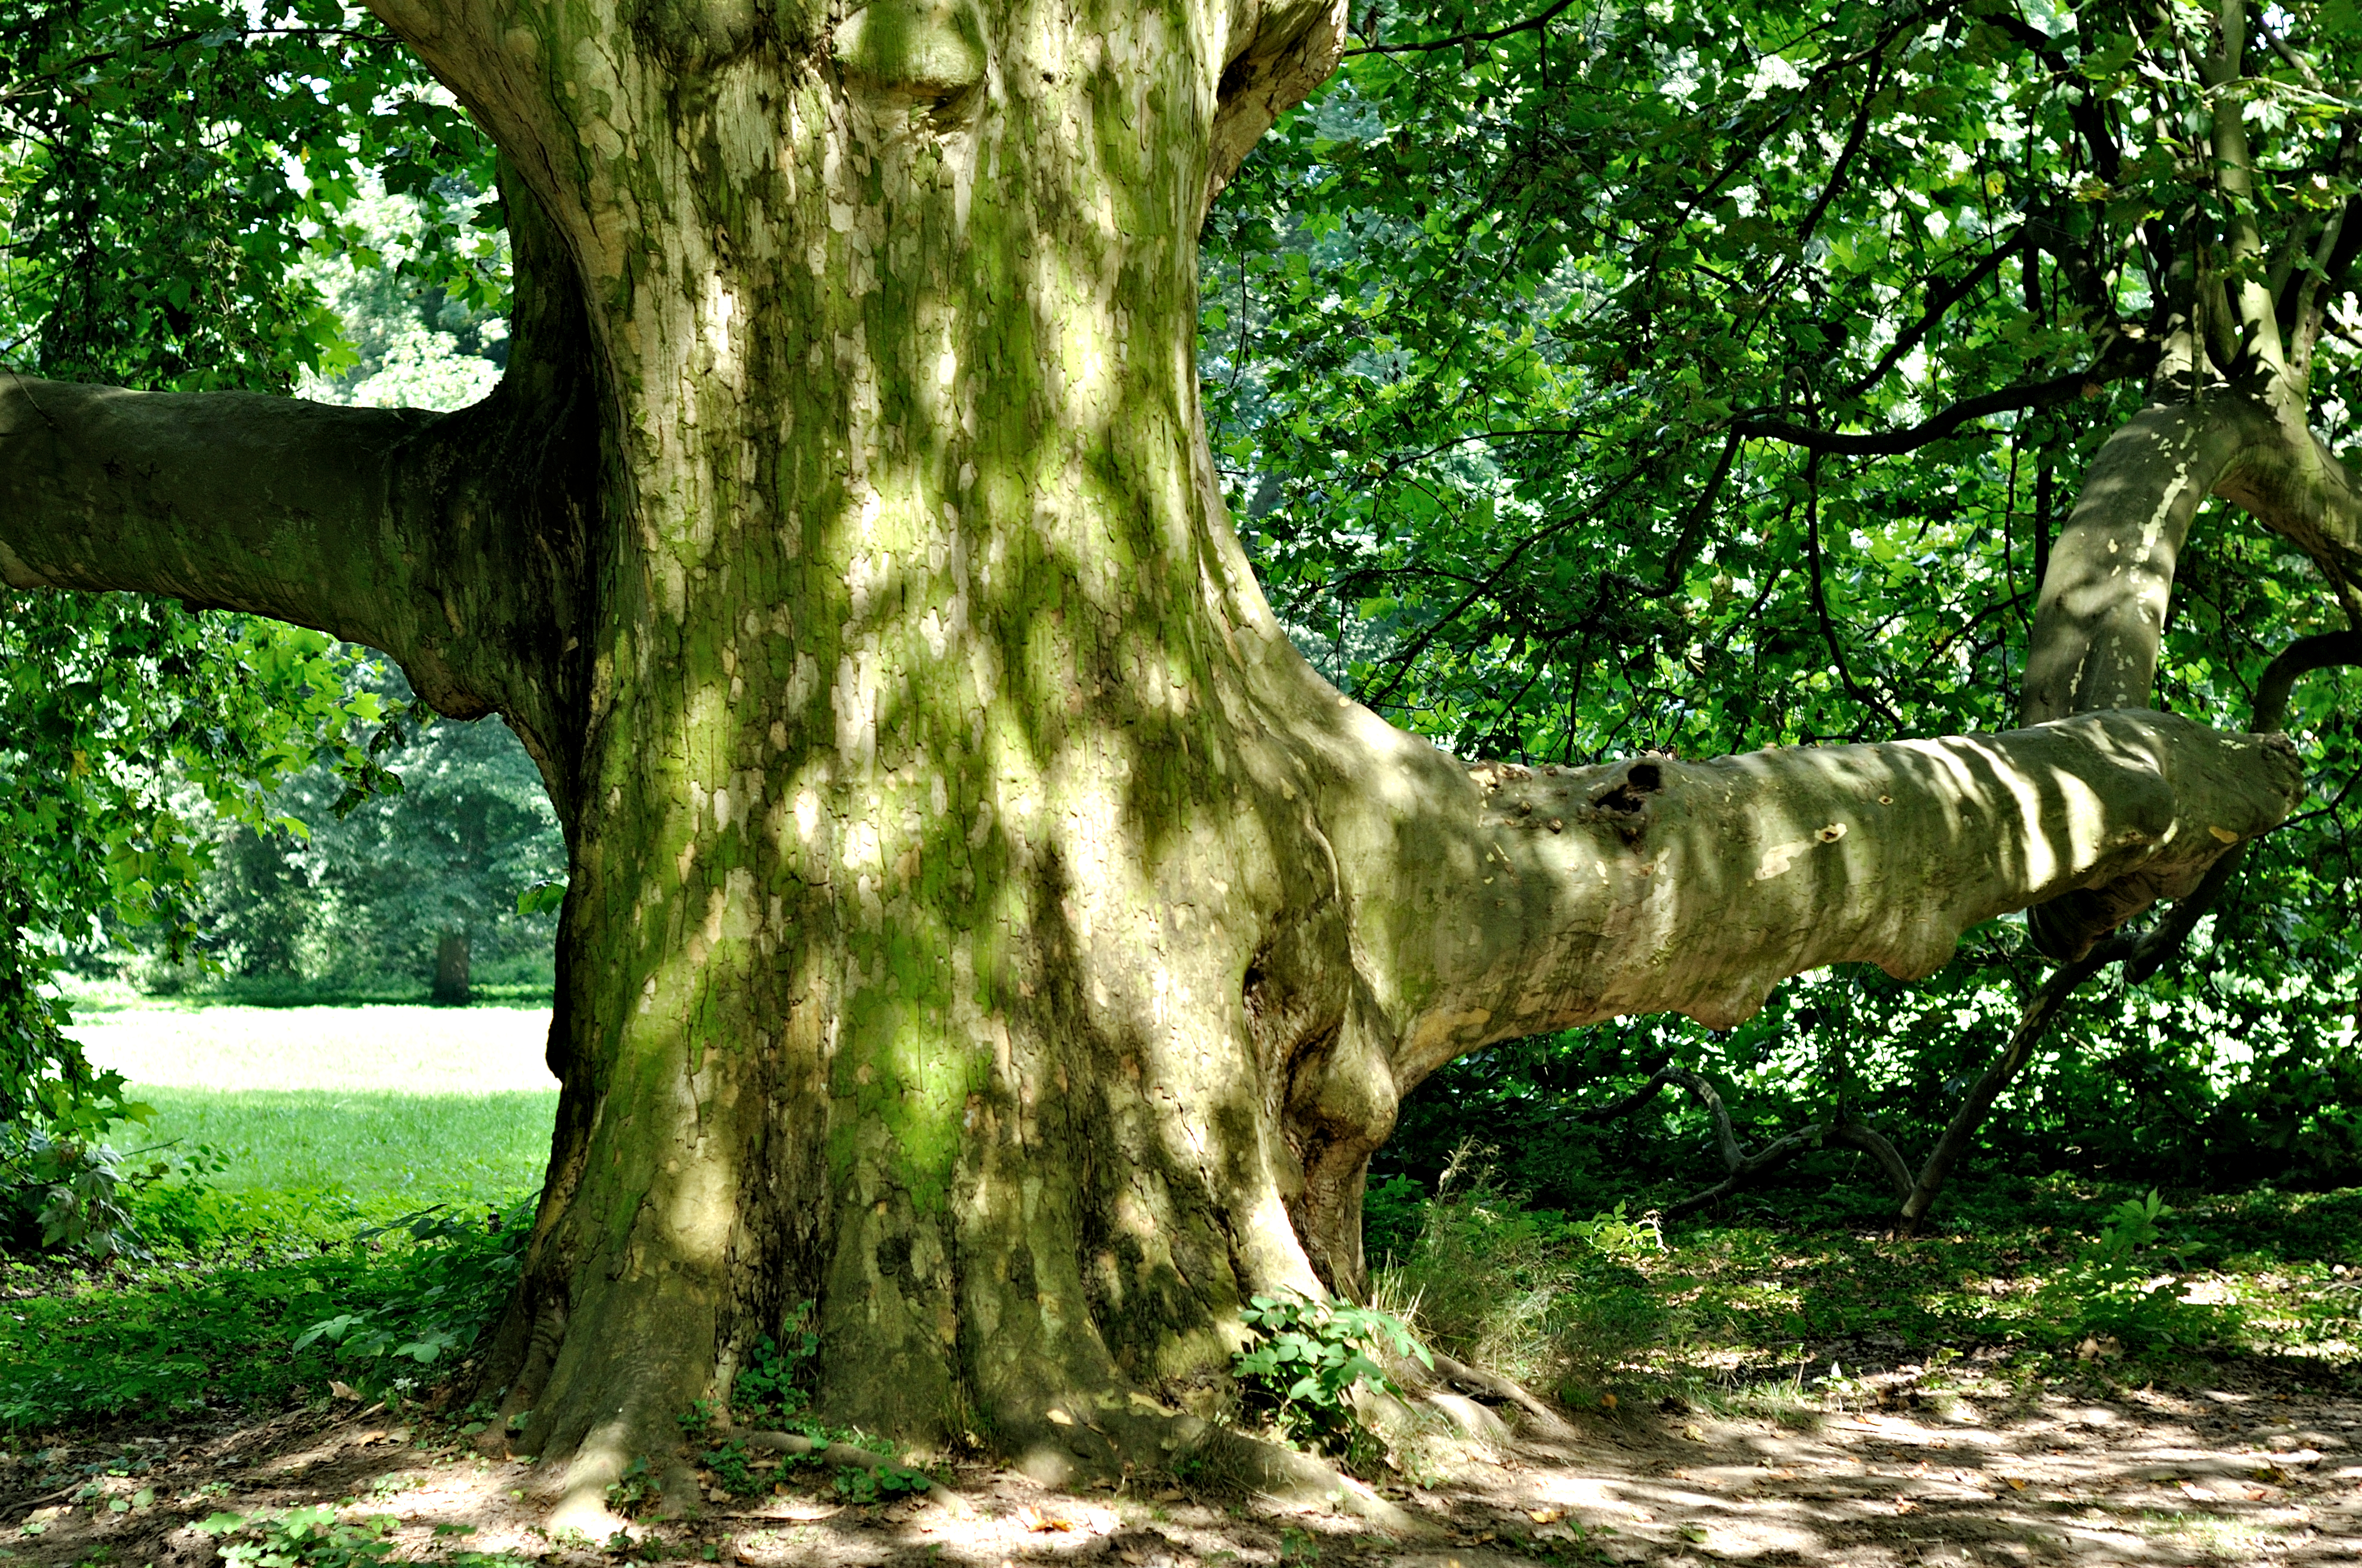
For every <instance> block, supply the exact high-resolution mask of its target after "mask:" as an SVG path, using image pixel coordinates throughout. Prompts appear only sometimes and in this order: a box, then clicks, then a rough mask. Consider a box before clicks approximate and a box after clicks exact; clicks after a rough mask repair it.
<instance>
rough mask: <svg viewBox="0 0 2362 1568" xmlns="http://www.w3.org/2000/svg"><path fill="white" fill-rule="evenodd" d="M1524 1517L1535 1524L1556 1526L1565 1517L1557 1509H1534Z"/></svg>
mask: <svg viewBox="0 0 2362 1568" xmlns="http://www.w3.org/2000/svg"><path fill="white" fill-rule="evenodd" d="M1526 1517H1527V1518H1528V1519H1532V1520H1533V1521H1534V1522H1535V1523H1536V1524H1556V1523H1557V1522H1558V1521H1559V1520H1560V1519H1563V1518H1565V1517H1566V1516H1565V1515H1564V1514H1563V1513H1562V1512H1561V1511H1560V1510H1559V1509H1557V1508H1536V1509H1535V1510H1534V1511H1533V1512H1532V1513H1530V1514H1529V1515H1527V1516H1526Z"/></svg>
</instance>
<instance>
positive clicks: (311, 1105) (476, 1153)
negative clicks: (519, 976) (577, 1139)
mask: <svg viewBox="0 0 2362 1568" xmlns="http://www.w3.org/2000/svg"><path fill="white" fill-rule="evenodd" d="M548 1026H549V1015H548V1014H546V1013H544V1012H538V1011H527V1010H522V1009H499V1008H470V1009H466V1010H463V1011H452V1010H448V1009H443V1008H434V1007H367V1008H329V1007H304V1008H259V1007H209V1008H204V1009H199V1010H189V1009H183V1008H177V1007H149V1008H143V1009H138V1010H130V1011H124V1012H117V1013H112V1014H105V1015H103V1016H98V1017H85V1018H83V1019H82V1020H80V1021H78V1022H77V1023H76V1025H75V1026H74V1029H73V1033H74V1035H75V1036H77V1037H78V1038H80V1039H81V1040H82V1042H83V1047H84V1048H85V1049H86V1050H87V1051H88V1052H89V1055H90V1058H91V1059H92V1060H93V1061H94V1062H95V1063H96V1064H98V1065H99V1066H101V1067H111V1068H114V1069H116V1070H117V1071H119V1072H121V1073H122V1074H123V1075H124V1077H125V1078H126V1079H127V1080H129V1082H130V1084H131V1092H132V1095H133V1098H135V1099H137V1100H139V1101H142V1102H146V1103H147V1104H149V1105H150V1106H153V1107H154V1108H155V1111H156V1116H155V1119H154V1120H153V1121H151V1122H150V1123H149V1124H148V1125H146V1126H145V1127H142V1128H126V1129H122V1130H121V1131H119V1132H118V1134H117V1139H118V1141H119V1143H120V1144H121V1146H124V1147H126V1148H138V1147H142V1146H149V1145H167V1146H173V1147H175V1148H176V1149H178V1150H180V1151H183V1152H185V1151H189V1150H193V1149H195V1148H196V1147H198V1146H207V1147H210V1148H212V1149H214V1150H215V1151H217V1152H218V1153H219V1154H220V1155H221V1156H222V1157H224V1158H226V1160H227V1162H228V1163H227V1167H226V1168H225V1169H223V1170H221V1171H220V1172H219V1173H218V1174H216V1175H215V1176H214V1177H213V1178H212V1179H211V1184H212V1186H213V1187H214V1188H215V1189H216V1190H217V1191H218V1193H219V1194H220V1195H221V1196H222V1197H223V1198H225V1199H232V1200H241V1201H243V1202H242V1204H241V1203H237V1202H233V1203H230V1204H228V1205H226V1206H217V1207H219V1208H220V1218H221V1219H222V1220H223V1221H224V1222H225V1223H232V1222H233V1217H234V1215H235V1214H236V1213H237V1212H240V1211H241V1209H244V1210H251V1211H252V1212H253V1218H254V1223H257V1224H266V1223H267V1224H286V1223H294V1224H295V1225H296V1227H297V1228H298V1229H299V1230H300V1231H302V1232H303V1233H304V1234H306V1235H307V1236H311V1237H313V1238H315V1239H318V1238H321V1237H324V1236H325V1235H326V1234H330V1233H333V1232H334V1230H335V1228H336V1227H337V1226H338V1225H343V1226H345V1227H346V1228H347V1229H349V1228H350V1223H351V1222H352V1221H354V1220H355V1219H357V1218H367V1219H372V1220H382V1219H385V1218H387V1217H390V1216H391V1215H392V1214H395V1213H400V1212H408V1211H410V1210H414V1209H419V1208H424V1207H425V1206H427V1205H429V1204H433V1203H450V1204H454V1205H461V1206H470V1207H481V1206H485V1205H495V1204H505V1203H508V1202H511V1201H514V1200H515V1198H516V1197H517V1196H518V1195H519V1194H520V1193H524V1192H529V1191H532V1190H534V1189H535V1188H537V1187H538V1186H539V1185H540V1182H541V1173H542V1169H543V1168H544V1166H545V1164H546V1162H547V1160H548V1157H549V1132H550V1125H551V1122H552V1120H553V1118H554V1117H555V1116H556V1114H557V1087H556V1083H555V1080H552V1079H551V1078H550V1076H549V1072H548V1069H546V1067H545V1066H544V1065H543V1063H542V1050H543V1042H544V1039H545V1036H546V1032H547V1029H548Z"/></svg>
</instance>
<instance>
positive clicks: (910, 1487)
mask: <svg viewBox="0 0 2362 1568" xmlns="http://www.w3.org/2000/svg"><path fill="white" fill-rule="evenodd" d="M933 1485H934V1482H933V1478H931V1477H930V1476H929V1475H927V1473H926V1472H925V1471H923V1470H908V1469H905V1468H903V1467H902V1466H901V1465H900V1464H881V1465H879V1466H878V1467H877V1469H875V1470H872V1469H869V1468H867V1467H866V1466H865V1465H859V1464H845V1465H841V1466H839V1467H838V1469H837V1472H836V1481H835V1486H836V1495H837V1496H838V1497H843V1498H844V1500H845V1501H846V1502H848V1503H878V1502H884V1501H886V1500H888V1499H889V1498H892V1497H922V1496H924V1495H925V1493H926V1491H927V1488H928V1487H930V1486H933Z"/></svg>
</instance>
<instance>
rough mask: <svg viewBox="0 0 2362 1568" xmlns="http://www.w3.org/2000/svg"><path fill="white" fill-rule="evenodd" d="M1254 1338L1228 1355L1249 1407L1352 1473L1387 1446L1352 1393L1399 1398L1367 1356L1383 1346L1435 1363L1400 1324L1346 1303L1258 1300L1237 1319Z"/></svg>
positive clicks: (1391, 1383)
mask: <svg viewBox="0 0 2362 1568" xmlns="http://www.w3.org/2000/svg"><path fill="white" fill-rule="evenodd" d="M1239 1315H1240V1317H1241V1318H1242V1319H1243V1320H1244V1321H1245V1322H1246V1325H1247V1327H1248V1328H1249V1329H1251V1330H1253V1331H1254V1334H1255V1341H1254V1343H1252V1344H1250V1345H1248V1346H1247V1347H1246V1348H1245V1349H1243V1350H1241V1351H1240V1352H1239V1353H1238V1354H1236V1355H1235V1356H1233V1357H1231V1371H1232V1372H1233V1373H1234V1374H1235V1375H1236V1376H1237V1377H1238V1379H1239V1384H1240V1387H1241V1389H1242V1392H1243V1393H1244V1394H1245V1396H1246V1403H1247V1408H1248V1409H1250V1410H1252V1411H1254V1412H1256V1413H1259V1414H1262V1415H1264V1416H1266V1417H1267V1418H1269V1419H1270V1420H1271V1421H1272V1422H1273V1423H1274V1424H1275V1425H1276V1426H1277V1427H1278V1428H1279V1429H1280V1430H1281V1431H1284V1432H1286V1434H1287V1435H1288V1436H1289V1437H1291V1438H1293V1439H1295V1440H1297V1442H1303V1443H1305V1444H1307V1445H1308V1446H1310V1447H1312V1448H1314V1449H1316V1450H1318V1451H1320V1452H1322V1453H1328V1454H1329V1455H1330V1456H1331V1457H1334V1458H1337V1459H1341V1460H1342V1461H1344V1462H1345V1463H1346V1464H1348V1465H1351V1466H1352V1467H1354V1468H1357V1469H1359V1468H1365V1467H1366V1466H1367V1465H1368V1464H1371V1463H1372V1462H1374V1461H1375V1460H1377V1459H1379V1458H1380V1457H1382V1456H1383V1454H1384V1452H1385V1444H1384V1442H1382V1441H1381V1440H1380V1439H1379V1438H1378V1436H1377V1434H1376V1433H1374V1432H1373V1431H1370V1430H1369V1429H1368V1428H1367V1427H1366V1426H1365V1425H1364V1424H1363V1421H1362V1420H1361V1418H1360V1416H1359V1414H1358V1413H1357V1412H1356V1411H1355V1409H1354V1408H1353V1403H1352V1395H1353V1391H1354V1390H1355V1389H1356V1388H1358V1387H1363V1386H1364V1385H1366V1386H1367V1387H1370V1388H1371V1389H1373V1390H1375V1391H1383V1392H1387V1393H1398V1392H1399V1390H1398V1389H1397V1388H1396V1387H1395V1384H1394V1381H1393V1379H1391V1378H1389V1377H1388V1376H1386V1373H1385V1367H1383V1366H1381V1365H1378V1363H1377V1362H1376V1361H1375V1360H1374V1359H1373V1353H1375V1352H1378V1351H1380V1350H1381V1348H1382V1343H1391V1345H1392V1347H1393V1349H1394V1352H1395V1354H1397V1355H1407V1356H1416V1357H1417V1358H1418V1360H1419V1362H1420V1363H1421V1364H1422V1365H1434V1363H1433V1360H1432V1358H1431V1357H1430V1356H1429V1354H1428V1353H1427V1347H1426V1346H1424V1345H1422V1344H1420V1343H1418V1340H1417V1339H1415V1338H1413V1337H1412V1335H1411V1332H1410V1330H1409V1329H1408V1328H1407V1327H1406V1326H1405V1325H1404V1323H1403V1321H1402V1320H1401V1319H1399V1318H1396V1317H1395V1316H1394V1315H1392V1314H1391V1313H1387V1312H1382V1311H1378V1310H1375V1309H1373V1308H1369V1307H1357V1306H1354V1305H1353V1304H1352V1302H1350V1301H1344V1300H1328V1301H1317V1300H1307V1299H1281V1298H1277V1297H1272V1296H1257V1297H1255V1298H1253V1299H1252V1300H1250V1301H1249V1302H1248V1303H1247V1305H1246V1308H1245V1310H1243V1311H1242V1312H1241V1313H1240V1314H1239Z"/></svg>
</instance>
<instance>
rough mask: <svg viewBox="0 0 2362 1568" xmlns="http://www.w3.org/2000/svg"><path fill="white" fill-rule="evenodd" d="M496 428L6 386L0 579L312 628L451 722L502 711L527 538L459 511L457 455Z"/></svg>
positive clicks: (509, 696) (225, 399)
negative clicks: (395, 666) (406, 678)
mask: <svg viewBox="0 0 2362 1568" xmlns="http://www.w3.org/2000/svg"><path fill="white" fill-rule="evenodd" d="M497 424H498V421H497V419H496V417H495V416H492V415H491V414H489V413H485V412H480V411H471V412H469V413H462V414H455V415H438V414H432V413H425V412H418V411H406V410H388V409H355V408H337V407H330V406H327V405H325V404H320V403H313V402H306V401H304V400H300V399H295V398H273V397H260V396H254V395H249V394H247V393H239V392H206V393H160V392H133V391H126V390H124V389H120V388H115V387H98V386H85V385H80V384H75V383H70V382H60V381H40V380H34V379H31V378H25V377H20V376H16V375H13V374H9V373H6V372H0V579H5V580H6V582H7V583H8V584H9V585H10V586H11V587H18V588H73V589H89V590H110V589H126V590H130V591H134V592H138V593H148V594H158V595H163V596H167V597H170V598H179V599H182V600H185V601H187V602H188V603H190V604H192V605H194V606H197V607H199V608H204V609H235V610H242V611H245V612H248V613H249V614H254V615H263V616H270V617H271V618H273V619H275V620H287V621H292V622H294V623H296V624H298V625H302V626H310V627H315V628H317V629H319V630H323V631H326V632H329V633H331V634H333V635H335V636H337V637H341V638H344V639H346V640H348V641H354V642H361V643H366V644H368V645H369V646H370V647H373V648H379V649H382V650H384V651H385V652H389V653H392V655H393V656H394V657H395V658H397V659H399V660H400V661H402V663H403V667H404V668H405V669H406V670H407V671H408V672H409V674H410V676H411V679H412V682H413V684H414V685H415V686H416V687H417V689H418V691H419V693H420V695H422V696H425V697H426V698H427V699H428V700H429V701H430V702H433V703H434V704H435V705H436V707H439V708H441V709H442V710H443V711H445V712H447V713H449V714H452V715H454V716H457V717H472V716H474V715H477V714H481V713H484V712H487V711H489V710H491V708H493V707H509V706H511V703H512V701H513V699H514V698H515V697H516V696H517V695H518V693H517V690H516V688H517V686H518V685H520V682H521V681H523V682H525V683H530V681H531V680H532V678H533V674H534V670H535V662H534V661H533V660H532V659H531V658H530V657H529V656H528V655H527V653H526V652H525V651H524V649H522V648H521V647H520V646H518V642H519V640H518V639H517V638H516V637H514V636H513V635H512V633H513V631H514V630H515V627H514V626H513V624H512V623H511V619H510V617H509V616H508V614H507V609H508V600H509V599H511V598H522V597H523V596H524V587H525V585H524V582H523V580H522V579H523V578H524V576H525V574H526V573H527V572H528V571H529V570H530V563H529V562H528V561H526V560H524V559H521V557H523V556H524V555H525V554H527V550H526V548H525V547H524V544H523V542H522V541H521V540H520V539H518V538H517V537H515V534H516V533H517V532H521V531H513V530H509V529H507V528H505V527H504V526H502V523H501V520H500V518H499V516H498V514H497V512H493V511H489V510H483V509H482V508H481V507H480V504H478V505H471V504H469V503H470V502H478V503H480V499H481V498H480V496H478V495H476V494H475V491H476V489H477V488H479V486H478V483H477V481H476V480H475V479H472V478H470V477H469V473H470V471H471V470H472V471H480V469H481V463H480V461H478V460H476V458H475V455H473V454H472V453H470V452H469V444H470V443H472V442H474V441H476V440H480V439H481V438H482V437H484V436H485V435H486V434H487V433H490V431H491V429H492V428H493V427H495V426H496V425H497ZM530 619H532V620H548V619H549V612H547V611H546V610H537V611H535V614H534V615H533V616H532V617H531V618H530ZM535 630H536V631H539V630H541V629H540V628H538V627H536V628H535Z"/></svg>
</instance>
